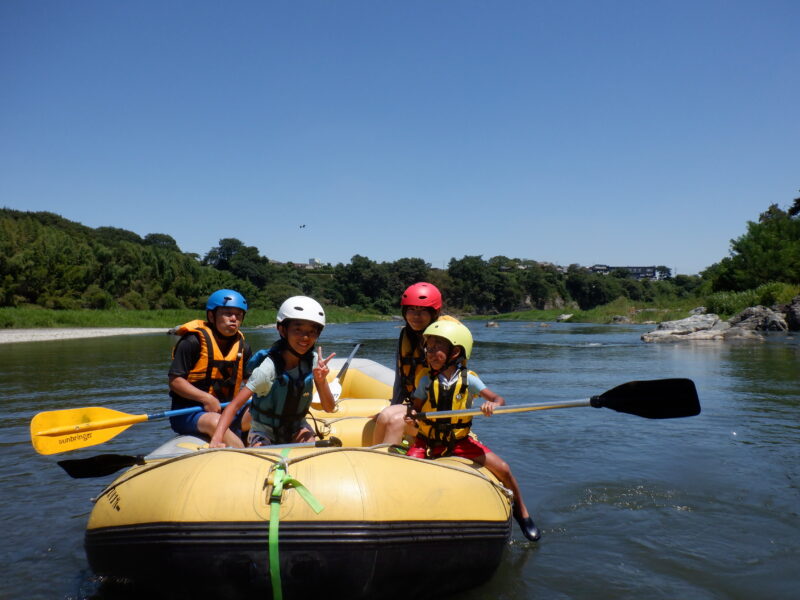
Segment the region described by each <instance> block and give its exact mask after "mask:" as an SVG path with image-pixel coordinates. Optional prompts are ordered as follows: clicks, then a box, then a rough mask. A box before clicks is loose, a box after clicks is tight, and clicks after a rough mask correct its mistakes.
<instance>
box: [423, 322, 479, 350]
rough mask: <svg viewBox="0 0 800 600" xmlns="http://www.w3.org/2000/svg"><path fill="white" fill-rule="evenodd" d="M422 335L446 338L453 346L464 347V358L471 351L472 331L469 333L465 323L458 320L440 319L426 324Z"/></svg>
mask: <svg viewBox="0 0 800 600" xmlns="http://www.w3.org/2000/svg"><path fill="white" fill-rule="evenodd" d="M422 335H423V337H427V336H429V335H435V336H437V337H441V338H444V339H446V340H447V341H448V342H450V343H451V344H453V346H461V347H462V348H463V349H464V359H465V360H466V359H469V355H470V354H471V353H472V333H470V330H469V329H467V327H466V325H463V324H461V323H459V322H458V321H450V320H442V319H440V320H438V321H436V322H435V323H431V324H430V325H428V327H427V328H426V329H425V331H423V332H422Z"/></svg>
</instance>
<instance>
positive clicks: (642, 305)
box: [493, 297, 701, 323]
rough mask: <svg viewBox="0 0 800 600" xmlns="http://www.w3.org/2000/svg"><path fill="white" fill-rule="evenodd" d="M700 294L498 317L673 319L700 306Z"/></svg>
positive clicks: (602, 320)
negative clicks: (695, 296) (666, 302)
mask: <svg viewBox="0 0 800 600" xmlns="http://www.w3.org/2000/svg"><path fill="white" fill-rule="evenodd" d="M700 304H701V302H700V301H699V300H698V299H696V298H688V299H681V300H672V301H670V302H669V304H661V303H655V302H634V301H633V300H630V299H628V298H622V297H620V298H617V299H616V300H614V301H613V302H610V303H608V304H604V305H603V306H598V307H596V308H593V309H591V310H580V309H576V308H563V309H559V310H526V311H521V312H514V313H506V314H502V315H495V316H494V317H493V318H494V319H500V320H507V321H555V320H557V319H558V318H559V317H560V316H562V315H571V316H570V317H569V319H566V320H568V321H569V322H570V323H613V322H615V321H619V320H620V318H624V319H626V320H627V321H629V322H631V323H649V322H661V321H672V320H676V319H683V318H685V317H688V316H689V311H691V310H692V309H693V308H695V307H697V306H699V305H700Z"/></svg>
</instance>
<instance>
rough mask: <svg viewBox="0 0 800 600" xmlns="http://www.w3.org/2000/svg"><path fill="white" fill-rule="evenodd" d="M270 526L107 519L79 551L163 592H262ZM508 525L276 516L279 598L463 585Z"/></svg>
mask: <svg viewBox="0 0 800 600" xmlns="http://www.w3.org/2000/svg"><path fill="white" fill-rule="evenodd" d="M268 531H269V525H268V523H151V524H142V525H131V526H124V527H108V528H103V529H95V530H89V531H87V532H86V554H87V556H88V558H89V564H90V565H91V567H92V569H93V570H94V572H95V573H97V574H98V575H109V576H114V577H121V578H125V579H130V580H133V581H135V582H143V583H145V584H152V583H155V582H158V585H159V586H164V591H165V592H166V591H167V588H169V589H172V590H173V591H174V590H175V589H182V590H185V591H186V592H187V595H189V594H192V593H196V590H198V589H200V590H202V591H204V592H206V593H212V594H216V595H211V596H208V595H207V596H205V597H221V595H222V594H224V595H227V596H234V597H235V596H237V595H240V594H241V595H246V596H247V597H248V598H253V597H254V596H252V595H251V594H252V593H254V592H256V593H259V594H265V595H260V596H257V597H261V598H263V597H267V598H268V597H269V594H270V590H271V584H270V580H269V558H268V546H267V536H268ZM510 535H511V525H510V520H509V521H505V522H500V523H498V522H496V521H492V522H487V521H478V522H464V521H461V522H450V521H435V522H420V521H413V522H391V523H386V522H377V523H351V522H347V523H342V522H322V523H291V522H284V523H281V525H280V540H279V550H280V564H281V582H282V586H283V592H284V598H286V599H287V600H290V599H292V598H300V597H303V598H307V597H308V596H309V594H314V595H318V594H324V595H325V596H327V597H330V598H348V599H350V598H381V599H386V600H388V599H391V598H409V597H413V598H416V599H419V598H429V597H434V596H440V595H442V594H448V593H452V592H455V591H459V590H464V589H468V588H471V587H475V586H477V585H480V584H481V583H483V582H484V581H486V580H487V579H489V577H491V575H492V573H494V571H495V570H496V569H497V566H498V564H499V562H500V559H501V557H502V553H503V549H504V548H505V546H506V544H507V542H508V540H509V538H510ZM212 590H213V592H212ZM167 595H168V596H169V597H173V595H172V594H170V593H167ZM195 597H196V596H195Z"/></svg>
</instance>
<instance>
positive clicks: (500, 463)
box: [476, 452, 541, 542]
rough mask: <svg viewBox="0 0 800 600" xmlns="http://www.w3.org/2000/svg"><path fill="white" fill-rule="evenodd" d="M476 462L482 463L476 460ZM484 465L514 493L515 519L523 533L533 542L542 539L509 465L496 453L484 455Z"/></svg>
mask: <svg viewBox="0 0 800 600" xmlns="http://www.w3.org/2000/svg"><path fill="white" fill-rule="evenodd" d="M476 462H481V461H479V460H476ZM483 464H484V465H485V466H486V468H487V469H489V470H490V471H491V472H492V473H493V474H494V476H495V477H497V478H498V479H499V480H500V482H501V483H502V484H503V485H504V486H506V487H507V488H508V489H510V490H511V491H512V492H513V493H514V518H515V519H516V521H517V523H518V524H519V527H520V529H521V530H522V533H523V534H525V537H526V538H528V539H529V540H531V541H534V542H535V541H536V540H538V539H539V538H540V537H541V533H540V532H539V528H538V527H536V525H535V523H534V522H533V519H532V518H531V515H530V513H529V512H528V508H527V507H526V506H525V501H524V500H523V499H522V492H521V491H520V489H519V484H517V479H516V478H515V477H514V474H513V473H512V472H511V468H510V467H509V466H508V463H506V461H504V460H503V459H502V458H500V457H499V456H497V454H495V453H493V452H492V453H490V454H486V455H484V460H483Z"/></svg>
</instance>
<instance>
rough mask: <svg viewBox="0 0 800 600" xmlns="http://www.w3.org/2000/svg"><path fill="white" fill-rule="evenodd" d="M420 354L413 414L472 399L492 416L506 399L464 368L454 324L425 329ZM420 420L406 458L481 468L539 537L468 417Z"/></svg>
mask: <svg viewBox="0 0 800 600" xmlns="http://www.w3.org/2000/svg"><path fill="white" fill-rule="evenodd" d="M423 340H424V350H425V356H426V359H427V362H428V367H429V368H430V372H429V373H428V374H426V375H423V376H422V378H421V379H420V381H419V384H418V385H417V388H416V390H415V391H414V394H413V396H412V402H413V409H414V410H413V411H412V416H410V417H408V420H409V421H410V420H412V418H415V417H416V413H418V412H425V413H431V412H436V411H440V410H441V411H446V410H459V409H466V408H471V407H472V401H473V399H474V398H477V397H480V398H482V399H483V404H481V412H483V414H484V415H486V416H487V417H491V416H492V413H493V412H494V409H495V408H496V407H498V406H503V405H504V404H505V400H504V399H503V397H502V396H499V395H498V394H496V393H495V392H493V391H492V390H490V389H489V388H488V387H486V385H485V384H484V383H483V382H482V381H481V380H480V378H479V377H478V376H477V375H476V374H475V373H473V372H471V371H468V370H467V366H466V365H467V360H468V359H469V356H470V354H471V352H472V334H471V333H470V331H469V329H467V327H466V326H465V325H463V324H462V323H459V322H457V321H444V320H440V321H437V322H435V323H432V324H431V325H429V326H428V327H427V328H426V329H425V331H424V333H423ZM414 420H418V422H419V433H417V437H416V438H415V439H414V444H413V445H412V446H411V448H409V450H408V456H412V457H415V458H425V457H426V456H428V457H431V458H436V457H438V456H443V455H447V454H450V455H454V456H462V457H464V458H468V459H470V460H473V461H475V462H477V463H478V464H481V465H484V466H485V467H486V468H487V469H489V470H490V471H491V472H492V473H493V474H494V475H495V477H497V478H498V479H499V480H500V481H501V482H502V484H503V485H504V486H506V487H507V488H508V489H510V490H511V491H512V492H513V493H514V507H513V514H514V518H515V519H516V521H517V523H518V524H519V526H520V529H521V530H522V533H523V534H524V535H525V537H526V538H528V539H529V540H531V541H536V540H538V539H539V537H540V533H539V529H538V528H537V527H536V525H535V523H534V522H533V519H532V518H531V516H530V513H529V512H528V509H527V507H526V506H525V502H524V501H523V499H522V492H521V491H520V489H519V485H518V484H517V480H516V479H515V478H514V475H513V474H512V472H511V468H510V467H509V466H508V464H507V463H506V462H505V461H504V460H503V459H501V458H500V457H499V456H498V455H497V454H495V453H494V452H492V451H491V450H490V449H489V448H488V447H487V446H485V445H484V444H482V443H480V442H479V441H478V440H477V439H475V438H474V437H472V436H470V435H469V433H470V428H471V425H472V417H461V418H459V417H452V418H447V419H426V418H419V419H416V418H415V419H414Z"/></svg>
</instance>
